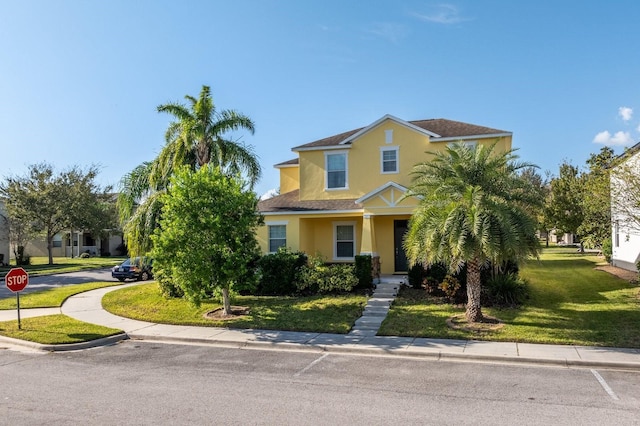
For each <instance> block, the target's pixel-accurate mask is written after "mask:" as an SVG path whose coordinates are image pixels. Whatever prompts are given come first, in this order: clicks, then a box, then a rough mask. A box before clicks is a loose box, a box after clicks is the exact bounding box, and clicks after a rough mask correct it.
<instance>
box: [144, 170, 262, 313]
mask: <svg viewBox="0 0 640 426" xmlns="http://www.w3.org/2000/svg"><path fill="white" fill-rule="evenodd" d="M160 202H161V203H162V205H163V208H162V217H161V219H160V221H159V225H160V226H159V227H158V228H157V229H156V231H155V233H154V235H153V236H152V240H153V244H154V248H153V250H152V252H151V253H152V254H151V255H152V256H153V257H154V259H155V260H154V270H155V271H156V273H157V274H160V275H161V276H164V277H170V278H171V280H172V281H173V283H174V284H175V285H177V286H178V287H180V288H181V289H182V290H183V291H184V294H185V296H186V297H187V298H188V299H189V300H190V301H192V302H193V303H195V304H196V305H199V304H200V302H201V300H202V299H203V298H205V297H207V295H210V294H212V293H213V292H214V291H216V290H220V291H221V292H222V300H223V306H224V308H223V309H224V313H225V314H230V313H231V303H230V292H231V290H232V289H233V288H234V286H235V285H237V284H241V283H240V282H239V281H240V280H241V279H242V278H243V277H244V276H245V275H246V273H247V266H248V264H249V263H250V262H251V261H253V260H254V259H255V258H256V257H257V256H259V246H258V242H257V240H256V238H255V232H256V229H257V227H258V225H260V224H261V220H262V219H261V216H260V215H259V213H258V211H257V206H258V199H257V197H256V196H255V194H254V193H253V192H248V191H246V190H244V188H243V184H242V182H241V181H240V180H238V179H237V178H234V177H230V176H228V175H227V174H225V173H223V172H221V170H220V168H219V167H214V166H212V165H209V166H205V167H201V168H200V169H198V170H197V171H195V172H194V171H192V170H191V169H190V168H189V167H186V166H185V167H182V168H180V169H178V170H177V171H176V172H175V174H174V177H172V178H171V185H170V186H169V187H168V191H166V192H165V193H164V194H163V195H162V196H161V200H160Z"/></svg>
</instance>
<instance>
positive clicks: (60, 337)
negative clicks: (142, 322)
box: [0, 314, 122, 345]
mask: <svg viewBox="0 0 640 426" xmlns="http://www.w3.org/2000/svg"><path fill="white" fill-rule="evenodd" d="M21 326H22V327H21V329H20V330H19V329H18V321H17V320H15V321H5V322H0V335H2V336H6V337H12V338H14V339H20V340H27V341H30V342H36V343H41V344H45V345H54V344H56V345H57V344H68V343H80V342H87V341H91V340H96V339H100V338H103V337H108V336H113V335H116V334H120V333H122V330H117V329H115V328H108V327H103V326H101V325H93V324H87V323H85V322H82V321H78V320H75V319H73V318H69V317H68V316H65V315H62V314H59V315H48V316H43V317H35V318H24V319H22V321H21Z"/></svg>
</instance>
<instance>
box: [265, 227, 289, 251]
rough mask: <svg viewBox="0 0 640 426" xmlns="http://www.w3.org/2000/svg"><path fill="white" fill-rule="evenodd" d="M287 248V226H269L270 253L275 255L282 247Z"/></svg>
mask: <svg viewBox="0 0 640 426" xmlns="http://www.w3.org/2000/svg"><path fill="white" fill-rule="evenodd" d="M286 246H287V226H286V225H269V252H270V253H275V252H277V251H278V249H279V248H280V247H286Z"/></svg>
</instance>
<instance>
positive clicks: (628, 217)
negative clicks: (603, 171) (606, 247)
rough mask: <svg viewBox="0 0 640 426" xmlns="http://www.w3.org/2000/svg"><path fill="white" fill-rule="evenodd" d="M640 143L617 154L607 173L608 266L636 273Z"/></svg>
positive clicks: (639, 255) (639, 254)
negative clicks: (608, 180)
mask: <svg viewBox="0 0 640 426" xmlns="http://www.w3.org/2000/svg"><path fill="white" fill-rule="evenodd" d="M638 182H640V142H639V143H637V144H635V145H634V146H632V147H631V148H629V149H628V150H627V151H626V152H625V153H624V154H622V155H620V156H619V157H618V159H617V161H616V165H615V166H614V167H613V169H612V170H611V221H612V225H613V229H612V235H611V243H612V244H611V245H612V254H611V263H612V264H613V266H617V267H620V268H624V269H628V270H630V271H637V270H638V267H637V265H638V262H640V221H639V220H638V218H640V194H638V191H639V190H640V187H639V185H638Z"/></svg>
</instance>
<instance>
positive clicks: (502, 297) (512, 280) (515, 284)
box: [483, 273, 529, 307]
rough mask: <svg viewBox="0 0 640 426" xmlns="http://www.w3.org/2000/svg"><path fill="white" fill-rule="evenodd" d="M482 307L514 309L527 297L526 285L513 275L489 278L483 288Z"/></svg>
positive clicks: (499, 275)
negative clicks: (492, 306)
mask: <svg viewBox="0 0 640 426" xmlns="http://www.w3.org/2000/svg"><path fill="white" fill-rule="evenodd" d="M483 292H484V296H485V297H484V303H483V304H484V305H489V306H491V305H494V306H503V307H516V306H519V305H521V304H522V303H524V301H525V300H526V299H527V297H528V296H529V291H528V288H527V284H526V282H525V281H524V280H522V279H521V278H520V277H518V275H516V274H514V273H507V274H498V275H495V276H493V277H491V278H490V279H489V280H488V281H487V283H486V284H485V285H484V287H483Z"/></svg>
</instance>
